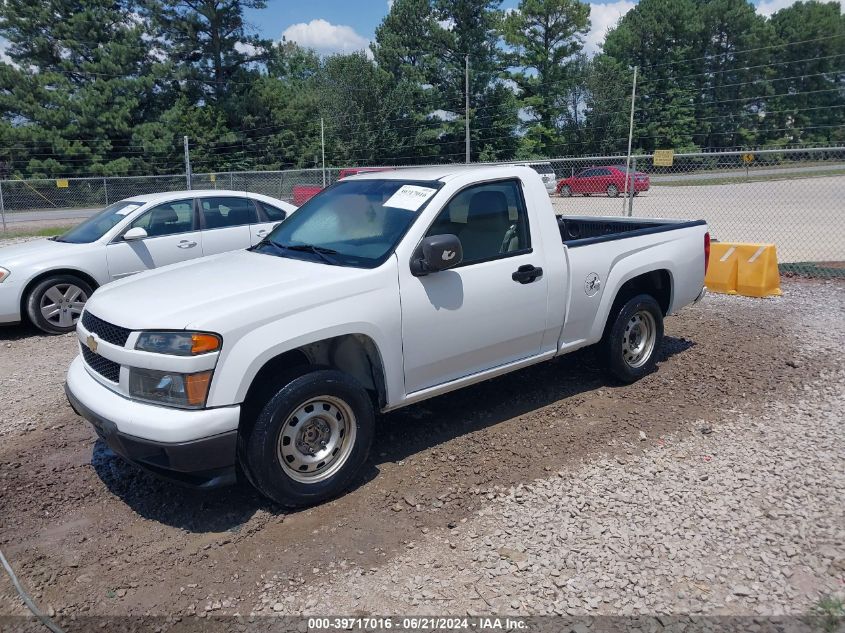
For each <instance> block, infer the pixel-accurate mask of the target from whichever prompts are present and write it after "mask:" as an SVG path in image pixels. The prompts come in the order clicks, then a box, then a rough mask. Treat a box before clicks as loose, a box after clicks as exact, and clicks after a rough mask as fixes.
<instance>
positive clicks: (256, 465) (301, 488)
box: [239, 369, 375, 508]
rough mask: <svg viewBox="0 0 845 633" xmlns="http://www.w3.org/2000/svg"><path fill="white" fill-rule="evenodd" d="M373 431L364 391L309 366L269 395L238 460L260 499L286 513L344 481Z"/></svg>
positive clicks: (356, 468)
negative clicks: (304, 371)
mask: <svg viewBox="0 0 845 633" xmlns="http://www.w3.org/2000/svg"><path fill="white" fill-rule="evenodd" d="M374 428H375V414H374V411H373V405H372V402H371V401H370V397H369V395H368V394H367V392H366V391H365V390H364V388H363V387H361V385H360V384H359V383H358V382H357V381H356V380H355V379H354V378H352V377H351V376H348V375H347V374H344V373H342V372H339V371H335V370H332V369H317V370H314V371H311V372H309V373H305V374H303V375H301V376H299V377H297V378H294V379H293V380H291V381H290V382H288V383H287V384H286V385H285V386H284V387H282V388H281V389H279V391H278V392H276V394H275V395H274V396H273V397H272V398H270V400H269V401H268V402H267V403H266V404H265V405H264V407H263V408H262V409H261V412H260V413H259V414H258V418H257V419H256V421H255V425H254V426H253V427H252V430H251V432H250V433H249V436H248V437H246V438H244V439H245V441H244V442H242V444H241V446H242V449H241V451H240V455H239V459H240V462H241V466H242V468H243V469H244V471H246V473H247V476H248V479H249V480H250V481H251V482H252V483H253V485H254V486H255V487H256V488H257V489H258V490H259V492H261V493H262V494H263V495H264V496H266V497H268V498H270V499H272V500H273V501H275V502H277V503H279V504H281V505H283V506H287V507H292V508H295V507H301V506H307V505H313V504H316V503H320V502H322V501H325V500H327V499H331V498H332V497H335V496H337V495H338V494H340V493H341V492H343V490H345V489H346V488H347V487H348V486H349V485H350V484H351V483H352V481H353V479H354V478H355V477H356V475H358V473H359V472H360V471H361V468H362V466H363V465H364V463H365V462H366V460H367V455H368V453H369V450H370V445H371V444H372V440H373V433H374Z"/></svg>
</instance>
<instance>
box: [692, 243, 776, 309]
mask: <svg viewBox="0 0 845 633" xmlns="http://www.w3.org/2000/svg"><path fill="white" fill-rule="evenodd" d="M704 285H705V286H707V289H708V290H711V291H713V292H723V293H726V294H730V295H735V294H740V295H745V296H746V297H771V296H779V295H780V294H782V293H781V291H780V272H779V271H778V257H777V251H776V250H775V245H774V244H739V243H735V242H712V243H711V244H710V265H709V266H708V268H707V275H706V276H705V277H704Z"/></svg>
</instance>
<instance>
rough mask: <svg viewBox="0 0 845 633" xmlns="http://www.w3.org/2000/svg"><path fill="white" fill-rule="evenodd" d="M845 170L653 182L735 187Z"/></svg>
mask: <svg viewBox="0 0 845 633" xmlns="http://www.w3.org/2000/svg"><path fill="white" fill-rule="evenodd" d="M843 174H845V169H825V170H823V171H814V172H804V173H801V172H796V173H792V174H763V175H759V176H755V175H753V173H752V174H750V175H748V176H723V177H721V178H718V177H715V176H714V177H713V178H702V179H700V180H695V179H690V180H668V181H666V182H652V183H651V184H652V186H653V187H703V186H706V185H735V184H742V183H745V182H766V181H769V180H803V179H805V178H821V177H823V176H841V175H843Z"/></svg>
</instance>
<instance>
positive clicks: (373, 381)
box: [242, 333, 387, 424]
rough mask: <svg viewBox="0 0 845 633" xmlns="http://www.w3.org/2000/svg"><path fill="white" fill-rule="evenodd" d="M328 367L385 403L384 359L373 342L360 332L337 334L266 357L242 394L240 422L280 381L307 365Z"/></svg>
mask: <svg viewBox="0 0 845 633" xmlns="http://www.w3.org/2000/svg"><path fill="white" fill-rule="evenodd" d="M313 366H317V367H322V368H331V369H336V370H338V371H341V372H343V373H345V374H348V375H349V376H351V377H353V378H354V379H355V380H357V381H358V382H359V383H360V384H361V385H362V386H363V387H364V389H366V390H367V392H368V393H369V394H370V396H371V398H372V400H373V406H374V407H375V408H376V409H381V408H384V407H385V406H386V405H387V385H386V375H385V368H384V361H383V359H382V355H381V352H380V350H379V348H378V345H377V344H376V342H375V341H374V340H373V339H372V338H371V337H370V336H368V335H366V334H361V333H350V334H340V335H337V336H331V337H327V338H322V339H319V340H316V341H313V342H309V343H305V344H302V345H300V346H298V347H294V348H291V349H288V350H286V351H283V352H281V353H279V354H276V355H275V356H273V357H272V358H269V359H268V360H266V361H265V362H264V364H263V365H262V366H261V367H260V368H259V370H258V371H257V372H256V374H255V376H254V377H253V378H252V380H251V381H250V384H249V387H248V388H247V391H246V395H245V396H244V400H243V402H244V405H243V408H242V410H243V411H244V416H242V422H245V423H247V424H248V423H249V418H250V417H251V416H252V414H253V412H254V409H255V404H256V403H257V402H263V401H265V400H266V398H267V397H269V396H271V395H272V394H273V393H275V392H276V391H278V389H279V388H281V386H283V385H282V384H280V383H282V382H284V380H285V379H287V378H290V377H291V376H293V375H296V374H297V371H298V370H299V369H300V368H302V369H305V368H307V367H313Z"/></svg>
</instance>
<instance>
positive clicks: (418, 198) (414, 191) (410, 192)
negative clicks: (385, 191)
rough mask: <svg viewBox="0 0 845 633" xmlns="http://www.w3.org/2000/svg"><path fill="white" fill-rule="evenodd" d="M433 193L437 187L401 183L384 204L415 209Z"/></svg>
mask: <svg viewBox="0 0 845 633" xmlns="http://www.w3.org/2000/svg"><path fill="white" fill-rule="evenodd" d="M435 193H437V189H432V188H431V187H420V186H419V185H402V186H401V187H400V188H399V190H398V191H397V192H396V193H394V194H393V195H392V196H390V198H388V199H387V201H386V202H385V203H384V206H385V207H393V208H395V209H407V210H408V211H417V210H418V209H419V208H420V207H421V206H423V205H424V204H425V203H426V201H427V200H428V199H429V198H430V197H431V196H433V195H434V194H435Z"/></svg>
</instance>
